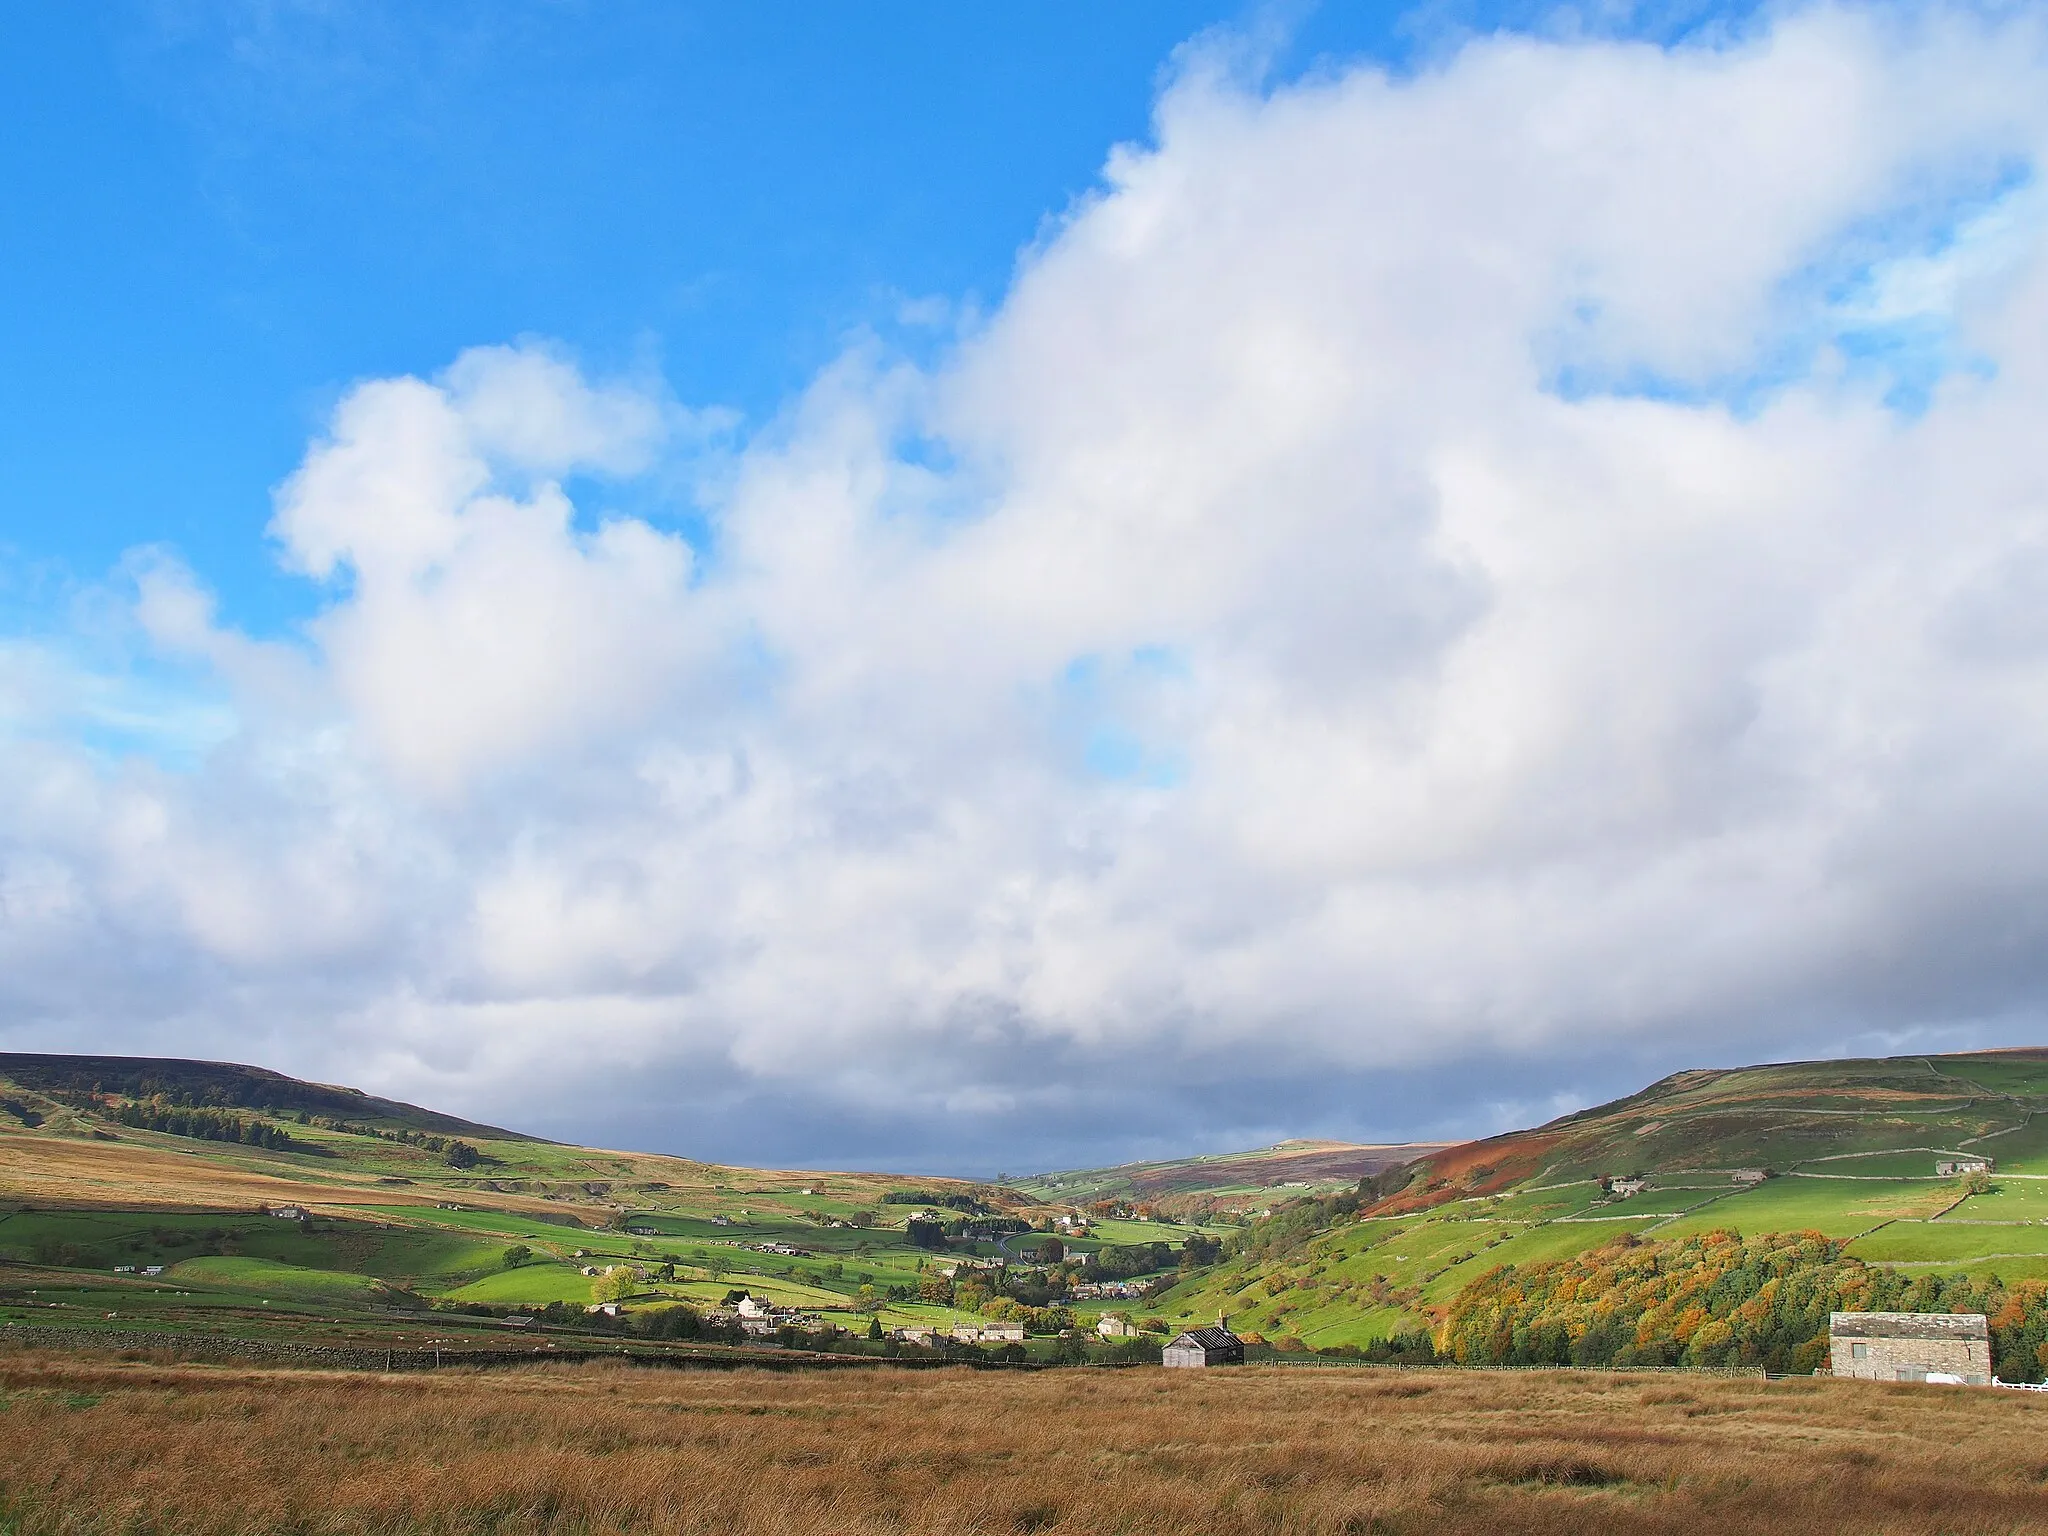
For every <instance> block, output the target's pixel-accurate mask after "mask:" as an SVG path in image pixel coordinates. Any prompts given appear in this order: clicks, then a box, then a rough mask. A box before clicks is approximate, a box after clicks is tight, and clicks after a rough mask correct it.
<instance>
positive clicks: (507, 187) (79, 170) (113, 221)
mask: <svg viewBox="0 0 2048 1536" xmlns="http://www.w3.org/2000/svg"><path fill="white" fill-rule="evenodd" d="M1247 14H1248V13H1247V12H1246V11H1245V10H1244V9H1243V8H1241V7H1229V6H1217V5H1214V4H1163V3H1155V4H1146V5H1134V6H1107V7H1105V6H1098V5H1084V4H1075V3H1055V4H1046V5H1034V6H1029V7H1006V8H997V9H992V10H978V9H974V8H967V9H963V8H961V7H957V6H944V5H936V4H908V5H906V4H884V5H878V6H862V7H857V8H843V9H834V8H829V7H828V8H822V9H821V8H819V7H817V6H810V5H787V4H774V3H770V4H761V5H746V6H709V5H696V4H685V3H676V4H648V3H633V0H628V3H616V4H613V3H606V4H597V3H577V0H548V3H514V4H496V3H492V4H479V3H469V0H461V3H456V4H450V5H445V6H433V7H424V8H423V7H417V6H403V5H393V4H355V3H344V4H255V3H250V4H234V3H230V4H208V5H200V4H184V3H170V0H164V3H136V0H118V3H114V4H109V5H105V6H37V7H26V8H22V9H20V10H18V11H17V12H16V13H15V14H14V15H13V16H12V17H11V18H10V21H9V46H8V47H7V49H6V50H4V53H0V201H4V204H5V206H7V207H8V208H10V209H12V210H14V213H13V216H12V217H10V218H9V219H8V220H7V221H6V226H5V228H4V230H0V337H4V338H5V348H6V353H7V357H8V359H9V366H8V368H7V369H6V371H5V375H4V381H0V458H4V461H5V462H6V463H7V464H8V466H9V469H10V473H9V475H8V476H7V478H6V484H5V487H4V490H0V547H4V549H5V551H6V559H7V565H8V566H10V567H12V569H10V570H8V571H7V572H6V577H7V580H8V583H9V585H10V586H12V587H13V588H14V595H15V597H16V599H17V601H19V600H20V599H21V597H22V595H23V593H24V589H25V588H26V589H27V590H28V591H29V592H33V591H34V590H36V585H37V583H38V582H39V581H40V582H43V583H48V582H51V581H56V582H58V583H60V584H61V583H62V582H63V581H65V580H66V579H67V578H69V579H73V580H78V579H93V578H97V577H98V576H100V575H101V574H102V573H104V572H105V571H106V570H108V569H109V568H111V567H112V566H113V565H114V564H115V563H116V562H117V561H118V560H119V558H120V557H121V555H122V553H123V551H125V550H127V549H128V548H130V547H131V546H134V545H137V544H145V543H153V542H168V543H171V544H174V545H175V546H176V547H177V548H178V549H179V550H180V551H181V552H182V553H183V554H184V556H185V558H186V559H188V560H190V561H191V562H193V563H194V564H195V565H196V566H197V567H199V568H200V569H201V570H203V571H204V572H205V573H206V574H207V576H208V577H209V579H210V580H211V581H212V582H213V583H214V584H215V585H216V587H217V589H218V592H219V595H220V598H221V601H222V603H223V608H224V611H225V613H226V614H227V615H228V616H230V617H231V618H234V619H237V620H239V621H241V622H245V623H250V624H254V625H256V626H258V627H260V628H271V627H274V626H276V625H278V624H279V623H281V622H282V621H284V620H286V619H288V618H290V617H294V616H298V615H301V614H303V613H304V612H305V611H307V609H308V608H309V607H310V605H311V603H312V601H313V595H312V594H311V593H310V592H309V590H308V589H307V588H305V586H304V585H303V584H302V583H298V582H295V581H292V580H289V579H286V578H282V577H280V576H279V575H278V574H277V573H276V571H275V569H274V566H273V563H272V560H271V558H270V552H269V551H268V550H267V549H266V547H265V546H264V544H263V542H262V539H261V530H262V528H263V525H264V524H265V522H266V521H267V520H268V518H269V513H270V508H269V493H270V489H271V487H272V486H273V485H275V484H276V483H277V482H278V481H279V480H281V479H282V478H283V477H284V476H285V475H286V474H287V473H289V471H290V470H291V468H292V466H293V465H294V464H295V463H296V462H297V459H298V456H299V454H300V452H301V450H302V448H303V446H304V444H305V441H306V438H307V436H308V434H309V433H310V432H311V431H312V430H313V429H314V428H315V427H316V425H317V423H318V421H319V420H320V418H321V417H322V416H323V415H324V414H325V412H326V411H327V409H328V408H329V407H330V406H331V405H332V404H333V402H334V400H335V399H336V397H337V396H338V395H339V394H340V392H341V391H342V390H343V389H344V388H345V387H346V386H347V385H348V384H350V383H351V382H353V381H355V380H357V379H361V378H370V377H378V376H382V375H386V374H392V373H401V372H407V371H430V370H432V369H434V368H436V367H439V366H441V365H442V364H444V363H445V362H446V361H447V360H448V359H450V358H452V357H453V356H454V355H455V354H456V353H457V352H459V351H460V350H461V349H462V348H464V347H465V346H470V345H475V344H478V343H482V342H495V341H502V340H508V339H511V338H514V337H518V336H523V335H529V334H532V335H541V336H546V337H549V338H553V339H554V340H556V341H558V342H562V343H565V344H567V345H568V346H570V347H571V348H573V349H574V350H575V352H576V353H577V354H578V355H579V356H580V357H582V358H583V359H584V360H585V361H586V362H588V363H589V364H591V365H592V366H594V367H596V368H598V369H600V370H611V369H616V368H651V369H654V370H657V371H658V372H659V373H660V374H661V376H662V377H663V378H665V379H666V380H667V381H668V383H669V385H670V387H671V388H672V389H673V390H674V391H675V393H676V395H677V396H678V397H679V398H680V399H682V400H684V401H687V402H690V403H691V404H694V405H699V406H705V405H724V406H729V407H732V408H734V409H736V410H738V411H739V412H741V413H743V415H744V417H745V418H746V419H747V420H749V421H753V422H759V421H761V420H762V419H764V418H766V417H769V416H772V415H773V414H774V413H775V412H776V411H777V410H778V409H779V408H780V407H781V406H782V405H783V404H784V403H785V402H786V401H787V400H788V398H789V397H790V396H791V395H793V394H794V393H795V392H796V391H797V390H799V389H800V388H801V387H802V386H803V385H804V384H805V383H806V382H807V381H808V380H809V379H810V377H811V376H812V375H813V374H814V373H815V372H816V371H817V370H818V369H819V368H820V367H821V366H822V365H823V364H824V363H825V362H826V361H827V360H828V359H829V358H831V357H832V356H833V355H835V354H836V353H837V352H838V351H839V350H840V349H841V348H842V347H843V345H844V344H845V341H846V338H847V336H848V334H849V332H852V331H854V330H856V329H858V328H862V327H870V328H873V329H874V330H876V331H877V332H879V333H881V334H883V335H885V336H887V337H888V338H890V340H891V341H892V342H893V343H894V344H897V345H902V346H904V347H907V348H912V349H915V348H918V347H920V346H924V345H927V344H928V338H927V337H926V336H924V335H923V334H922V329H923V328H921V327H919V326H916V325H912V326H908V327H906V326H905V325H904V324H903V323H902V320H901V315H902V311H903V309H904V306H905V305H906V304H907V303H910V302H912V301H916V300H921V299H922V300H931V299H937V300H939V301H941V302H942V303H943V304H944V305H946V306H964V307H969V308H971V307H973V306H975V305H981V306H987V305H990V304H993V303H994V302H996V301H998V300H999V299H1000V297H1001V295H1002V293H1003V290H1004V289H1005V287H1006V286H1007V284H1008V282H1009V279H1010V276H1011V273H1012V271H1013V269H1014V266H1015V263H1016V260H1017V256H1018V253H1019V251H1020V249H1021V248H1022V247H1024V246H1025V245H1027V244H1028V243H1029V242H1030V241H1032V240H1033V239H1034V237H1035V236H1036V234H1037V232H1038V231H1039V229H1040V228H1041V226H1042V224H1043V222H1044V221H1045V220H1046V219H1048V218H1051V217H1054V216H1056V215H1057V214H1058V213H1059V211H1060V210H1062V209H1063V208H1065V207H1066V206H1067V205H1068V204H1069V203H1070V202H1071V201H1072V200H1073V199H1074V198H1075V197H1077V196H1079V195H1081V194H1083V193H1085V192H1087V191H1088V190H1089V189H1090V188H1091V187H1092V186H1093V185H1094V184H1095V182H1096V178H1097V175H1098V172H1099V171H1100V168H1101V165H1102V161H1103V157H1104V155H1105V154H1106V152H1107V150H1108V148H1109V146H1111V145H1112V144H1114V143H1117V142H1119V141H1123V140H1128V139H1136V138H1142V137H1143V136H1144V135H1145V133H1146V131H1147V126H1148V118H1149V114H1150V111H1151V106H1152V99H1153V92H1154V87H1155V84H1156V81H1157V79H1158V77H1159V75H1160V72H1161V70H1162V69H1163V68H1165V67H1166V65H1167V62H1168V60H1169V59H1170V57H1171V55H1172V54H1173V51H1174V50H1175V48H1176V47H1177V46H1178V45H1179V44H1181V43H1182V42H1183V41H1185V40H1186V39H1188V38H1190V37H1193V36H1195V35H1196V34H1198V33H1200V32H1202V31H1203V30H1205V29H1207V28H1210V27H1213V26H1218V25H1223V26H1232V25H1241V24H1243V23H1245V22H1246V20H1247ZM1273 14H1274V16H1275V18H1276V19H1277V18H1279V17H1281V16H1282V15H1283V14H1284V17H1285V20H1286V22H1287V26H1286V29H1285V36H1286V39H1287V41H1286V43H1285V44H1284V46H1283V47H1282V48H1281V49H1280V50H1279V55H1278V58H1277V60H1276V63H1277V66H1278V67H1279V68H1280V69H1282V70H1299V69H1302V68H1314V67H1316V64H1317V62H1318V61H1319V60H1321V59H1324V58H1326V57H1328V56H1331V55H1333V54H1334V55H1349V54H1352V53H1354V52H1357V51H1359V50H1362V49H1377V50H1382V51H1386V52H1389V53H1392V52H1397V51H1401V50H1405V49H1406V48H1408V47H1409V46H1411V43H1412V39H1411V37H1410V34H1409V33H1407V32H1404V31H1402V30H1400V29H1399V28H1398V27H1397V25H1396V23H1397V20H1398V17H1399V10H1398V8H1397V7H1394V6H1391V5H1358V6H1329V7H1297V8H1295V9H1294V10H1292V11H1290V12H1285V13H1281V12H1275V13H1273ZM1262 16H1263V13H1259V14H1254V15H1252V17H1251V20H1252V21H1253V23H1254V24H1256V25H1258V26H1260V27H1262V28H1267V31H1266V32H1262V35H1267V33H1269V32H1270V28H1269V27H1268V26H1267V23H1266V22H1265V21H1264V20H1263V19H1262ZM52 566H54V569H51V567H52ZM44 590H47V588H45V589H44Z"/></svg>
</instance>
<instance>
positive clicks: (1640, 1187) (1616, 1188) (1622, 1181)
mask: <svg viewBox="0 0 2048 1536" xmlns="http://www.w3.org/2000/svg"><path fill="white" fill-rule="evenodd" d="M1649 1187H1650V1181H1649V1179H1648V1178H1639V1177H1637V1176H1635V1175H1632V1174H1631V1175H1629V1176H1627V1177H1622V1176H1620V1175H1617V1176H1615V1177H1613V1178H1610V1179H1609V1180H1608V1181H1607V1198H1608V1199H1610V1200H1626V1199H1627V1198H1628V1197H1629V1196H1630V1195H1640V1194H1641V1193H1642V1192H1643V1191H1644V1190H1646V1189H1648V1188H1649Z"/></svg>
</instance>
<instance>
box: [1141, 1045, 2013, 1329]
mask: <svg viewBox="0 0 2048 1536" xmlns="http://www.w3.org/2000/svg"><path fill="white" fill-rule="evenodd" d="M1969 1157H1985V1158H1989V1159H1991V1160H1992V1161H1993V1162H1994V1164H1995V1172H1994V1173H1993V1175H1992V1177H1991V1178H1990V1180H1989V1182H1988V1185H1987V1187H1985V1188H1984V1189H1982V1190H1981V1191H1978V1192H1971V1191H1970V1190H1968V1189H1966V1188H1965V1186H1964V1184H1963V1182H1962V1181H1961V1180H1960V1179H1959V1178H1957V1177H1955V1176H1944V1175H1942V1174H1940V1173H1939V1172H1937V1165H1938V1164H1940V1163H1942V1162H1949V1161H1954V1160H1956V1159H1959V1158H1969ZM1758 1174H1767V1175H1768V1176H1767V1177H1764V1178H1762V1179H1760V1180H1757V1179H1756V1175H1758ZM1631 1177H1633V1178H1640V1179H1642V1180H1643V1181H1644V1183H1643V1186H1642V1187H1641V1188H1640V1189H1639V1190H1636V1191H1635V1192H1633V1193H1625V1194H1624V1193H1619V1192H1617V1191H1616V1190H1615V1188H1614V1186H1613V1181H1614V1180H1615V1179H1618V1178H1623V1179H1626V1178H1631ZM1603 1181H1604V1182H1603ZM1751 1181H1754V1182H1751ZM1628 1187H1629V1186H1628V1185H1627V1184H1623V1185H1621V1186H1620V1189H1621V1190H1626V1189H1628ZM1722 1228H1725V1229H1730V1230H1734V1231H1737V1232H1741V1233H1744V1234H1751V1235H1754V1234H1764V1233H1780V1232H1804V1231H1810V1232H1819V1233H1822V1234H1825V1235H1826V1236H1828V1237H1831V1238H1835V1239H1838V1240H1840V1241H1842V1242H1843V1243H1845V1244H1846V1248H1845V1252H1846V1253H1847V1254H1848V1255H1849V1256H1851V1257H1854V1258H1858V1259H1862V1260H1865V1261H1867V1262H1870V1263H1874V1264H1880V1265H1884V1266H1887V1267H1890V1268H1896V1269H1900V1270H1904V1271H1908V1272H1913V1271H1919V1270H1941V1271H1942V1272H1944V1273H1947V1272H1949V1271H1963V1272H1967V1273H1971V1274H1977V1275H1990V1274H1996V1275H1997V1276H1999V1277H2001V1278H2002V1279H2005V1280H2015V1279H2021V1278H2027V1277H2048V1051H2043V1050H2016V1051H1992V1052H1979V1053H1973V1054H1968V1055H1955V1056H1910V1057H1892V1058H1882V1059H1875V1060H1864V1061H1825V1062H1791V1063H1783V1064H1777V1065H1770V1066H1757V1067H1747V1068H1739V1069H1733V1070H1727V1071H1691V1072H1680V1073H1677V1074H1674V1075H1673V1076H1671V1077H1668V1078H1665V1079H1664V1080H1662V1081H1661V1082H1658V1083H1654V1084H1652V1085H1651V1086H1650V1087H1648V1088H1645V1089H1644V1090H1642V1091H1641V1092H1640V1093H1636V1094H1632V1095H1630V1096H1628V1097H1627V1098H1623V1099H1618V1100H1616V1101H1614V1102H1613V1103H1610V1104H1603V1105H1600V1106H1598V1107H1596V1108H1593V1109H1588V1110H1584V1111H1581V1112H1579V1113H1576V1114H1572V1115H1567V1116H1565V1117H1563V1118H1561V1119H1558V1120H1554V1121H1551V1122H1550V1123H1549V1124H1547V1125H1542V1126H1538V1127H1535V1128H1534V1129H1531V1130H1526V1131H1516V1132H1511V1133H1509V1134H1506V1135H1501V1136H1494V1137H1489V1138H1487V1139H1485V1140H1483V1141H1475V1142H1468V1143H1466V1144H1464V1145H1461V1146H1457V1147H1451V1148H1448V1149H1445V1150H1443V1151H1440V1152H1435V1153H1432V1154H1430V1155H1428V1156H1426V1157H1423V1158H1421V1159H1419V1160H1418V1161H1417V1162H1415V1163H1414V1164H1413V1165H1411V1166H1410V1167H1409V1168H1408V1169H1406V1170H1403V1171H1401V1172H1398V1173H1397V1174H1395V1175H1394V1176H1393V1178H1391V1179H1389V1178H1388V1177H1386V1176H1384V1175H1382V1176H1381V1178H1380V1179H1379V1180H1377V1181H1363V1183H1362V1187H1361V1188H1359V1189H1357V1190H1355V1191H1353V1192H1352V1193H1350V1194H1348V1195H1343V1196H1326V1197H1319V1198H1314V1199H1302V1200H1297V1201H1295V1202H1293V1203H1291V1204H1290V1205H1288V1206H1287V1207H1285V1208H1282V1209H1280V1210H1278V1211H1276V1212H1275V1213H1274V1215H1273V1216H1272V1217H1271V1218H1269V1219H1267V1220H1264V1221H1261V1222H1258V1223H1255V1224H1254V1225H1253V1226H1251V1227H1249V1228H1247V1229H1246V1230H1245V1231H1244V1232H1243V1233H1241V1234H1240V1235H1239V1236H1238V1237H1237V1239H1236V1240H1235V1242H1234V1244H1233V1251H1232V1254H1231V1256H1230V1257H1229V1258H1228V1260H1227V1261H1226V1262H1225V1263H1224V1264H1223V1265H1221V1266H1219V1267H1217V1268H1214V1269H1210V1270H1205V1271H1202V1272H1200V1273H1198V1274H1193V1275H1190V1276H1188V1277H1186V1278H1184V1279H1182V1280H1181V1281H1180V1282H1179V1283H1177V1284H1176V1285H1175V1286H1174V1287H1173V1288H1172V1289H1171V1290H1169V1291H1167V1292H1166V1293H1164V1294H1163V1295H1161V1296H1158V1297H1156V1298H1155V1299H1154V1300H1153V1301H1152V1305H1153V1306H1154V1307H1156V1308H1157V1309H1158V1310H1159V1311H1160V1312H1161V1313H1162V1314H1163V1315H1164V1316H1166V1317H1167V1318H1168V1319H1169V1320H1170V1321H1183V1320H1194V1319H1201V1318H1206V1317H1208V1316H1211V1315H1215V1314H1219V1313H1225V1314H1229V1315H1230V1316H1232V1317H1233V1318H1234V1319H1236V1320H1237V1321H1238V1322H1240V1323H1241V1324H1242V1325H1243V1326H1245V1327H1247V1328H1250V1329H1251V1330H1253V1331H1254V1332H1257V1333H1261V1334H1264V1335H1266V1336H1269V1337H1280V1338H1285V1339H1289V1340H1293V1339H1299V1340H1301V1341H1302V1342H1303V1343H1305V1344H1307V1345H1309V1346H1311V1347H1329V1346H1332V1345H1341V1344H1363V1343H1367V1342H1370V1341H1371V1340H1374V1339H1382V1338H1386V1337H1389V1336H1391V1335H1395V1334H1400V1333H1405V1332H1414V1331H1426V1330H1430V1329H1433V1328H1435V1327H1436V1326H1437V1324H1438V1323H1439V1322H1440V1321H1441V1319H1442V1317H1443V1315H1444V1311H1445V1308H1446V1307H1447V1306H1448V1304H1449V1303H1450V1301H1451V1300H1452V1298H1453V1297H1455V1296H1456V1295H1457V1294H1458V1293H1459V1292H1460V1291H1461V1290H1462V1289H1463V1288H1464V1287H1466V1286H1468V1285H1470V1284H1471V1283H1472V1282H1473V1281H1475V1280H1477V1279H1479V1278H1480V1277H1481V1276H1483V1275H1485V1274H1487V1273H1488V1272H1489V1271H1491V1270H1493V1269H1494V1268H1496V1267H1498V1266H1500V1265H1504V1264H1515V1265H1523V1264H1529V1263H1534V1262H1539V1261H1544V1260H1553V1259H1559V1258H1563V1257H1568V1256H1572V1255H1576V1254H1581V1253H1585V1252H1588V1251H1590V1250H1592V1249H1595V1248H1598V1247H1600V1246H1602V1245H1603V1244H1605V1243H1607V1242H1608V1241H1610V1240H1611V1239H1613V1238H1614V1237H1616V1236H1617V1235H1619V1234H1621V1233H1624V1232H1626V1233H1630V1234H1634V1235H1636V1236H1638V1237H1648V1238H1655V1239H1667V1238H1676V1239H1682V1238H1686V1237H1690V1236H1693V1235H1695V1234H1700V1233H1705V1232H1709V1231H1713V1230H1715V1229H1722Z"/></svg>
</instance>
